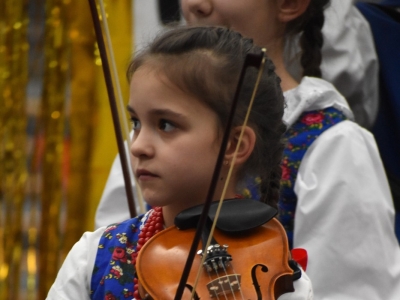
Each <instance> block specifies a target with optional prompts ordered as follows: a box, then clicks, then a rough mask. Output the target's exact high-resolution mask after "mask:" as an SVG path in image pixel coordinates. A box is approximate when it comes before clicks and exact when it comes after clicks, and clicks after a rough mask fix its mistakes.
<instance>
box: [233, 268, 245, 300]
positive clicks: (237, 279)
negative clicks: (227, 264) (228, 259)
mask: <svg viewBox="0 0 400 300" xmlns="http://www.w3.org/2000/svg"><path fill="white" fill-rule="evenodd" d="M231 268H232V271H233V275H235V278H236V282H237V283H238V287H239V291H240V295H241V297H242V299H244V295H243V290H242V285H241V283H240V280H239V277H238V273H236V271H235V268H234V267H233V264H232V263H231Z"/></svg>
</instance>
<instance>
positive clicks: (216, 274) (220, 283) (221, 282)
mask: <svg viewBox="0 0 400 300" xmlns="http://www.w3.org/2000/svg"><path fill="white" fill-rule="evenodd" d="M213 270H214V272H215V276H216V278H217V280H218V284H219V286H220V288H221V291H222V292H223V293H224V297H225V300H228V298H227V296H226V293H225V289H224V285H223V281H221V280H220V279H219V274H218V268H213ZM217 297H218V299H219V296H218V295H217Z"/></svg>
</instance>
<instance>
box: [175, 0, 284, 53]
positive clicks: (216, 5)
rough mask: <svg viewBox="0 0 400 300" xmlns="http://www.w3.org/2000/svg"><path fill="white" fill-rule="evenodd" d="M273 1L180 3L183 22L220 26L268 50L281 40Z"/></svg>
mask: <svg viewBox="0 0 400 300" xmlns="http://www.w3.org/2000/svg"><path fill="white" fill-rule="evenodd" d="M276 2H277V1H276V0H181V8H182V12H183V15H184V17H185V19H186V21H187V22H188V23H189V24H192V25H219V26H226V27H228V28H230V29H233V30H236V31H238V32H240V33H241V34H242V35H244V36H245V37H250V38H252V39H254V41H255V43H256V44H258V45H260V46H264V47H265V46H267V47H268V46H269V45H271V43H274V42H275V39H277V38H281V37H282V34H283V32H282V24H281V23H280V22H279V21H278V18H277V8H276Z"/></svg>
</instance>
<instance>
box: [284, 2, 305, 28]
mask: <svg viewBox="0 0 400 300" xmlns="http://www.w3.org/2000/svg"><path fill="white" fill-rule="evenodd" d="M310 1H311V0H278V19H279V20H280V21H281V22H284V23H288V22H290V21H292V20H294V19H296V18H298V17H299V16H301V15H302V14H304V12H305V11H306V10H307V7H308V6H309V5H310Z"/></svg>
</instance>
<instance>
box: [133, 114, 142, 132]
mask: <svg viewBox="0 0 400 300" xmlns="http://www.w3.org/2000/svg"><path fill="white" fill-rule="evenodd" d="M131 122H132V129H133V130H139V129H140V127H141V124H140V121H139V120H138V119H136V118H133V117H132V118H131Z"/></svg>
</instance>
